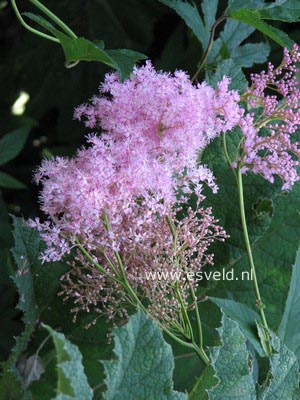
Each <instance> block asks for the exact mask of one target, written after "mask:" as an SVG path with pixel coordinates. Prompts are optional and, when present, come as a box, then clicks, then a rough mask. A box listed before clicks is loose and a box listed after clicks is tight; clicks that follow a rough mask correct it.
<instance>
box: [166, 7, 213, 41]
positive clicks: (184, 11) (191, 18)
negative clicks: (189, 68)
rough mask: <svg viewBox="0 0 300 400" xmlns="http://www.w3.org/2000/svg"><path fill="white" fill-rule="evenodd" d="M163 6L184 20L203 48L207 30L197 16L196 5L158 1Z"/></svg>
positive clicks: (198, 15)
mask: <svg viewBox="0 0 300 400" xmlns="http://www.w3.org/2000/svg"><path fill="white" fill-rule="evenodd" d="M159 1H160V2H161V3H163V4H164V5H166V6H168V7H170V8H172V9H173V10H174V11H176V13H177V14H178V15H179V16H180V17H181V18H182V19H183V20H184V22H185V23H186V25H187V26H188V27H189V28H190V29H191V30H192V31H193V33H194V35H195V36H196V37H197V39H198V40H199V42H200V43H201V44H202V46H203V48H205V42H208V39H207V30H206V28H205V26H204V23H203V21H202V18H201V16H200V14H199V11H198V8H197V6H196V4H194V3H193V4H190V3H188V2H187V1H183V0H159Z"/></svg>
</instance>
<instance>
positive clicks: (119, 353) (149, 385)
mask: <svg viewBox="0 0 300 400" xmlns="http://www.w3.org/2000/svg"><path fill="white" fill-rule="evenodd" d="M114 341H115V348H114V352H115V355H116V357H117V359H116V360H111V361H103V365H104V369H105V373H106V379H105V383H106V385H107V391H106V392H105V394H104V399H105V400H135V399H139V400H149V399H155V400H179V399H180V400H184V399H187V396H186V395H185V394H183V393H179V392H175V391H174V390H173V383H172V372H173V368H174V359H173V354H172V350H171V346H170V345H169V344H167V343H166V342H165V341H164V339H163V336H162V333H161V331H160V329H159V327H158V326H157V324H156V323H155V322H154V321H152V320H150V319H148V318H147V317H146V316H145V314H144V313H142V312H141V311H139V312H138V313H137V314H135V315H133V316H131V317H130V319H129V322H128V323H127V324H126V325H125V326H123V327H121V328H117V329H115V330H114Z"/></svg>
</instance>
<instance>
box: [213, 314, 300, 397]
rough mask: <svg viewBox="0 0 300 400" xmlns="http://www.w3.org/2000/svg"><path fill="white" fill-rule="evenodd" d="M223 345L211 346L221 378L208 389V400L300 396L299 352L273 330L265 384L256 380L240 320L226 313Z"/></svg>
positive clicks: (217, 372)
mask: <svg viewBox="0 0 300 400" xmlns="http://www.w3.org/2000/svg"><path fill="white" fill-rule="evenodd" d="M218 331H219V335H220V339H221V346H220V347H214V348H212V349H211V351H210V354H211V365H212V367H213V368H214V370H215V376H216V377H217V378H218V383H217V385H216V386H214V387H213V388H211V389H209V390H208V394H209V396H208V397H209V400H231V399H233V398H238V399H239V400H243V399H247V400H248V399H249V400H257V399H258V400H274V399H289V400H296V399H298V398H299V394H300V391H299V364H298V361H297V357H296V355H295V354H294V353H293V352H292V351H291V350H289V349H288V348H287V346H285V345H284V344H283V343H282V342H281V341H280V339H278V338H277V337H276V336H275V335H274V334H273V333H271V332H270V335H271V343H272V346H273V349H274V352H273V354H272V355H271V356H270V371H269V372H268V374H267V376H266V379H265V382H264V384H263V385H262V386H259V385H256V382H255V380H254V374H253V368H252V360H251V357H250V353H249V351H248V350H247V347H246V344H245V337H244V336H243V334H242V332H241V330H240V329H239V326H238V324H237V323H236V322H235V321H233V320H231V319H229V318H228V317H226V316H225V315H223V318H222V326H221V327H220V328H219V329H218Z"/></svg>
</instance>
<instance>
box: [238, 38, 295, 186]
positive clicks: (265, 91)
mask: <svg viewBox="0 0 300 400" xmlns="http://www.w3.org/2000/svg"><path fill="white" fill-rule="evenodd" d="M299 62H300V53H299V52H298V46H297V45H295V46H294V48H293V51H292V52H291V54H290V53H289V52H288V51H287V50H286V49H285V50H284V58H283V61H282V63H281V64H280V66H279V67H278V68H276V69H275V67H274V66H273V65H272V64H271V63H269V66H268V71H267V72H265V71H263V72H261V73H260V74H255V75H252V77H251V79H252V86H251V87H250V88H248V91H247V100H248V103H249V105H250V107H252V108H253V109H254V111H255V112H253V113H252V114H247V115H246V116H245V117H244V118H242V120H241V122H240V126H241V129H242V132H243V135H244V143H243V151H244V155H243V161H242V162H243V169H242V171H243V172H246V171H247V170H252V171H253V172H254V173H257V174H261V175H262V176H263V177H264V178H265V179H267V180H268V181H270V182H271V183H273V182H274V178H275V176H279V177H280V178H281V179H282V181H283V186H282V189H283V190H284V189H290V188H291V187H292V186H293V185H294V183H295V182H296V181H299V172H298V167H299V159H300V146H299V143H298V141H297V139H296V138H295V133H296V131H297V129H298V128H299V126H300V109H299V99H300V86H299V80H298V79H297V78H296V75H297V69H296V63H299ZM272 91H273V92H274V93H275V94H269V92H272Z"/></svg>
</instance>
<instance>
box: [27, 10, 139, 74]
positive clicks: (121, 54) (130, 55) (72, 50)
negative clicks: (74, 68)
mask: <svg viewBox="0 0 300 400" xmlns="http://www.w3.org/2000/svg"><path fill="white" fill-rule="evenodd" d="M25 15H26V16H27V17H29V18H31V19H32V20H34V21H35V22H37V23H38V24H40V25H41V26H42V27H43V28H45V29H47V30H48V31H49V32H51V33H52V34H53V35H54V36H55V37H56V38H57V39H58V40H59V41H60V44H61V45H62V48H63V50H64V53H65V57H66V64H67V66H70V65H74V63H77V62H78V61H99V62H102V63H103V64H106V65H108V66H109V67H111V68H115V69H117V70H118V72H119V74H120V76H121V78H122V79H125V78H126V77H127V76H128V75H129V74H130V72H131V70H132V68H133V66H134V64H135V63H136V62H137V61H139V60H143V59H145V58H147V57H146V56H145V55H144V54H141V53H138V52H135V51H132V50H126V49H122V50H110V51H106V50H104V43H103V42H101V45H100V46H99V44H97V43H93V42H91V41H90V40H87V39H85V38H82V37H81V38H73V37H69V36H67V35H66V34H64V33H62V32H60V31H59V30H58V29H56V28H55V27H54V26H53V25H52V24H50V23H49V22H48V21H46V20H45V19H44V18H43V17H41V16H39V15H35V14H32V13H25Z"/></svg>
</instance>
